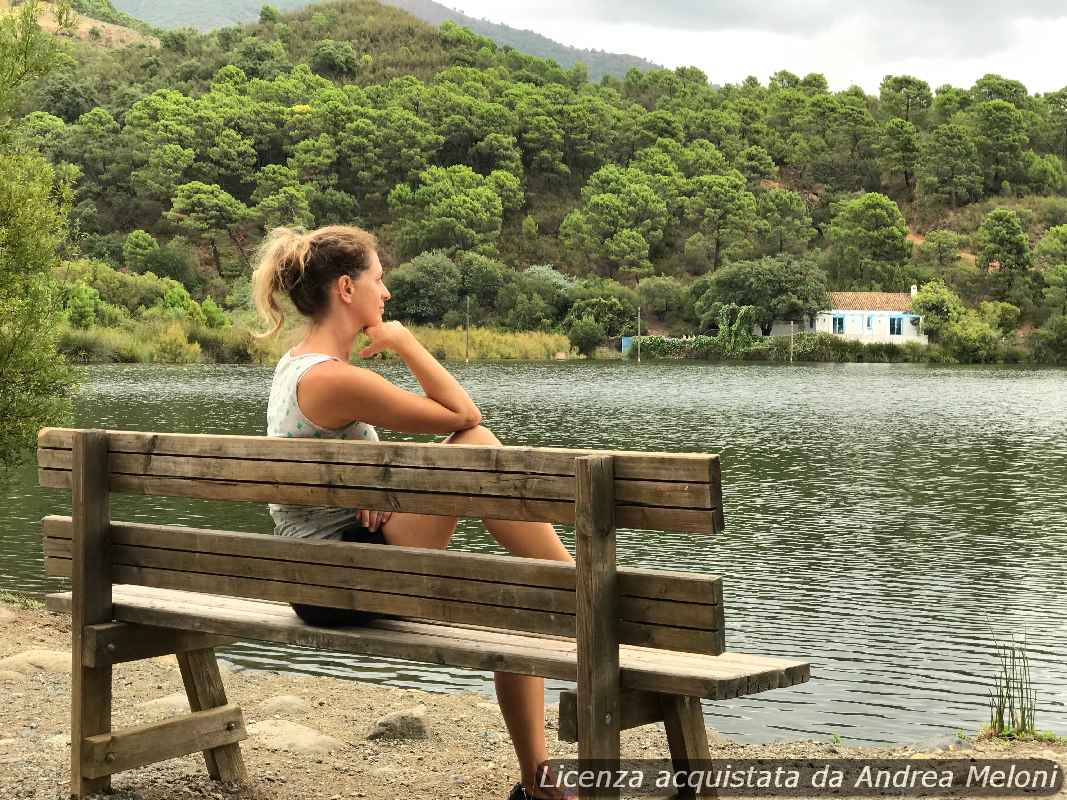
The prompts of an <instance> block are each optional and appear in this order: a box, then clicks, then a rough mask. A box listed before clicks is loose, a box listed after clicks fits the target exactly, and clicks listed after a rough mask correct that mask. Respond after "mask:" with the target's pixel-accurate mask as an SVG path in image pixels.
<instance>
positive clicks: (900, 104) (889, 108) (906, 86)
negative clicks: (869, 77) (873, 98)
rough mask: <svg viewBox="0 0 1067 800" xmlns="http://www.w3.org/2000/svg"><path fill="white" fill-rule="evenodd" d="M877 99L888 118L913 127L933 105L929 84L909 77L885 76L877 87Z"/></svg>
mask: <svg viewBox="0 0 1067 800" xmlns="http://www.w3.org/2000/svg"><path fill="white" fill-rule="evenodd" d="M878 99H879V101H880V102H881V106H882V111H884V112H885V114H886V116H888V117H898V118H900V119H902V120H904V121H905V122H909V123H911V124H913V125H918V124H920V123H921V122H922V121H923V119H924V117H925V116H926V112H927V111H928V110H929V109H930V106H932V105H933V101H934V97H933V94H932V93H931V92H930V84H928V83H927V82H926V81H923V80H919V79H918V78H915V77H913V76H911V75H886V76H885V78H884V79H883V80H882V85H881V86H880V87H879V91H878Z"/></svg>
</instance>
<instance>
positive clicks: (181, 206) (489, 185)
mask: <svg viewBox="0 0 1067 800" xmlns="http://www.w3.org/2000/svg"><path fill="white" fill-rule="evenodd" d="M74 46H75V48H76V49H75V55H76V59H75V61H74V62H72V64H71V66H70V67H69V68H68V69H66V70H65V71H60V72H57V73H54V74H52V75H50V76H49V77H48V78H47V79H45V80H43V81H42V82H41V83H40V84H39V85H38V86H36V87H35V89H34V91H33V93H32V94H31V97H30V99H29V100H28V101H27V103H26V104H25V106H24V107H23V109H22V114H23V115H22V117H21V119H19V120H17V124H16V127H15V135H17V136H19V137H21V138H22V140H23V141H25V142H26V143H27V144H30V145H32V146H36V147H40V148H41V149H42V150H43V151H44V152H45V153H46V154H47V155H48V156H49V158H51V159H52V160H53V161H55V162H56V163H57V164H62V165H71V166H70V167H63V168H64V169H68V170H71V171H72V174H76V175H77V197H76V201H77V202H76V205H75V207H74V211H73V216H74V220H75V222H76V224H77V227H78V230H79V231H80V240H79V247H80V248H81V250H82V252H83V253H84V254H85V256H87V257H89V258H90V259H94V261H92V262H84V263H83V264H82V265H81V266H79V267H78V270H79V271H78V272H77V274H78V275H80V276H81V279H82V280H83V282H84V283H85V285H86V286H88V287H89V288H90V289H92V291H93V292H95V293H96V296H93V295H91V294H87V293H83V295H84V297H82V298H81V299H80V300H79V301H78V302H81V303H82V306H81V307H80V308H82V311H81V312H79V313H80V314H81V316H79V317H77V319H78V320H80V323H84V324H90V325H91V324H94V323H99V322H101V321H105V320H107V321H111V322H116V324H120V323H121V322H122V320H123V319H125V318H127V317H130V318H135V319H136V318H138V315H142V316H143V314H144V313H148V316H149V318H151V316H152V314H153V313H155V314H156V315H157V316H158V315H160V314H173V313H179V314H180V313H184V312H183V311H181V309H189V308H192V306H189V305H188V302H194V304H195V301H199V300H202V299H206V298H209V297H210V298H211V301H210V302H211V304H212V307H213V308H215V309H216V310H217V309H218V307H220V306H221V307H223V308H225V307H227V306H228V307H231V308H233V309H240V308H242V307H243V306H244V304H245V302H246V300H247V278H248V274H249V271H250V268H251V263H250V259H251V253H252V251H253V250H254V247H255V245H256V243H257V242H258V241H259V239H260V238H261V237H262V236H263V234H264V231H265V230H266V229H269V228H270V227H271V226H273V225H277V224H300V225H306V226H313V225H321V224H326V223H332V222H352V221H356V222H359V223H361V224H364V225H367V226H369V227H371V228H373V229H374V230H375V231H376V232H378V233H379V234H380V236H381V238H382V241H383V242H384V244H385V245H386V247H387V249H388V251H389V252H390V253H391V254H392V255H393V257H394V259H395V260H396V261H397V262H398V263H400V264H401V266H400V267H399V268H398V269H395V270H394V271H393V272H392V275H391V278H390V280H391V285H392V286H393V287H394V294H396V301H395V303H394V304H393V305H394V310H395V313H397V314H398V315H400V316H401V317H403V318H405V319H408V320H410V321H414V322H421V323H427V324H442V323H444V324H451V323H454V322H456V321H457V319H458V317H457V316H456V313H457V309H458V308H459V306H460V299H461V298H463V297H464V296H471V297H472V307H473V312H474V316H475V319H476V320H477V321H479V322H481V323H482V324H485V325H489V326H496V327H501V328H506V329H512V330H531V329H545V330H563V331H566V332H569V333H574V332H575V330H576V329H578V330H580V329H581V328H582V327H583V326H584V328H585V329H586V333H588V336H586V337H585V338H587V339H589V338H596V335H597V334H598V333H599V335H600V336H601V337H602V336H605V335H609V336H610V335H617V334H618V333H621V332H624V331H625V330H626V329H627V326H628V325H631V324H632V323H630V320H631V319H632V316H633V312H634V311H635V310H636V309H635V306H636V303H637V301H638V298H639V297H640V299H641V302H642V304H643V305H644V307H645V308H646V314H648V313H649V312H651V316H652V319H653V324H654V325H656V326H658V327H659V328H661V329H672V330H676V331H686V330H698V329H701V328H707V327H714V326H716V325H717V323H718V321H719V320H720V318H722V316H721V315H722V314H723V313H724V311H725V312H726V313H727V315H729V314H730V313H732V312H730V309H731V308H733V307H735V306H743V305H750V306H753V307H754V309H755V313H756V321H758V322H763V323H766V322H768V321H769V320H770V319H772V318H785V319H789V318H794V319H795V318H798V317H799V315H801V314H803V313H807V312H811V311H813V310H815V309H817V308H821V307H823V306H824V304H825V302H826V292H827V290H828V289H841V290H845V289H856V290H862V289H880V290H889V291H906V290H907V288H908V287H909V286H910V285H911V284H919V285H923V286H924V287H928V288H929V291H928V292H927V294H929V295H930V296H931V297H933V298H934V299H935V300H936V301H937V303H940V305H937V306H936V308H935V307H931V309H928V313H927V316H928V317H929V319H930V320H931V322H932V324H933V325H934V328H933V329H931V333H933V334H934V336H935V337H936V338H939V339H940V340H941V345H942V347H943V350H942V351H939V352H941V353H942V354H943V355H944V357H947V358H960V359H963V360H991V359H998V358H1021V357H1024V356H1025V357H1035V358H1043V359H1049V360H1055V359H1057V358H1063V357H1064V355H1065V354H1067V307H1065V300H1064V284H1065V283H1067V197H1065V196H1064V192H1065V191H1067V178H1065V169H1064V159H1065V158H1067V89H1065V90H1061V91H1059V92H1055V93H1050V94H1047V95H1032V94H1030V93H1029V92H1028V91H1027V89H1026V87H1025V86H1023V85H1022V84H1020V83H1018V82H1017V81H1013V80H1011V79H1009V78H1004V77H1000V76H996V75H988V76H986V77H984V78H982V79H980V80H978V81H977V82H976V83H975V84H974V85H973V86H970V87H965V88H964V87H951V86H942V87H938V88H937V89H936V90H931V88H930V87H929V86H928V85H927V84H926V83H925V82H924V81H922V80H921V79H919V78H915V77H910V76H889V77H887V78H886V80H885V81H884V82H883V84H882V87H881V91H880V93H879V95H878V96H876V97H872V96H867V95H865V94H864V93H863V91H862V90H860V89H858V88H852V89H849V90H846V91H843V92H837V93H834V92H831V91H829V90H828V88H827V83H826V80H825V79H824V78H823V76H821V75H817V74H810V75H807V76H804V77H799V76H796V75H793V74H790V73H787V72H779V73H776V74H775V75H774V76H772V78H771V80H770V81H769V83H768V84H766V85H764V84H761V83H759V82H758V81H756V80H755V79H750V80H747V81H745V82H744V83H742V84H740V85H726V86H722V87H714V86H712V85H710V84H709V82H708V79H707V76H705V75H704V74H703V73H702V72H700V71H699V70H697V69H692V68H687V69H679V70H675V71H667V70H652V71H649V72H644V73H642V72H639V71H637V70H633V71H631V72H630V73H628V74H627V75H626V77H625V79H623V80H614V79H610V78H609V79H606V80H604V81H603V82H600V83H591V82H589V81H588V80H587V78H586V75H585V73H584V71H583V70H581V69H563V68H561V67H559V66H558V65H556V64H555V63H553V62H550V61H546V60H542V59H538V58H535V57H532V56H527V55H523V54H521V53H518V52H516V51H513V50H508V49H502V48H500V47H498V46H496V45H495V44H494V43H493V42H491V41H489V40H488V39H485V38H483V37H479V36H477V35H475V34H473V33H471V32H470V31H467V30H465V29H462V28H459V27H457V26H455V25H451V24H448V23H446V24H445V25H443V26H442V27H441V28H440V29H435V28H432V27H430V26H428V25H426V24H424V23H422V22H420V21H418V20H416V19H414V18H413V17H411V16H409V15H407V14H404V13H403V12H401V11H398V10H397V9H394V8H390V7H386V6H381V5H378V4H377V3H374V2H371V0H357V1H356V2H344V3H337V2H335V3H325V4H321V5H317V6H315V7H312V8H308V9H304V10H302V11H299V12H297V13H294V14H292V15H285V16H283V15H281V14H279V13H278V12H277V11H275V10H274V9H272V8H270V7H266V8H264V9H263V11H262V12H261V15H260V21H259V23H258V24H254V25H249V26H247V27H244V28H225V29H222V30H219V31H216V32H213V33H210V34H197V33H194V32H191V31H168V32H165V33H164V34H163V35H162V36H161V47H160V48H159V49H154V48H150V47H145V46H141V47H132V48H127V49H124V50H121V51H106V52H102V51H99V50H92V49H89V48H86V47H81V46H77V45H74ZM909 229H910V230H909ZM909 233H911V234H912V239H914V238H915V236H914V234H924V235H925V240H924V241H922V243H921V244H914V243H913V242H912V241H910V240H909ZM968 256H969V257H968ZM116 270H118V271H116ZM123 270H125V272H123ZM147 272H152V273H153V275H154V276H157V277H158V276H160V275H165V276H168V277H169V278H173V279H177V280H178V281H180V283H181V284H182V285H183V286H184V287H185V289H187V290H188V292H189V298H188V302H187V301H186V300H185V299H183V298H182V297H179V294H180V293H178V292H177V291H176V290H175V291H171V298H170V300H167V301H165V302H164V301H162V300H161V299H160V298H161V297H162V295H163V294H164V293H165V291H164V290H158V291H157V290H156V289H152V290H151V291H149V288H148V283H146V282H145V281H147V280H148V279H147V278H145V276H144V275H143V274H139V273H147ZM101 275H104V276H106V280H105V279H103V278H101V277H100V276H101ZM116 276H119V277H116ZM134 278H136V279H137V280H139V281H141V284H143V286H142V287H141V289H134V288H129V287H127V288H126V289H123V290H122V291H121V292H120V291H119V290H118V289H115V288H114V286H118V285H119V284H120V283H122V285H123V286H126V284H128V283H130V281H133V280H134ZM108 281H111V283H110V284H109V283H108ZM638 281H640V285H639V287H638V285H637V282H638ZM123 282H125V283H123ZM141 284H138V285H141ZM168 286H170V284H168ZM939 287H940V288H939ZM171 289H173V287H171ZM942 289H943V290H944V293H943V294H939V292H941V290H942ZM168 291H169V290H168ZM183 291H184V290H183ZM924 291H926V289H924ZM122 292H126V294H123V293H122ZM152 292H155V294H152ZM157 295H158V296H157ZM85 298H88V300H86V299H85ZM928 299H929V298H927V295H924V302H926V301H927V300H928ZM83 301H84V302H83ZM157 301H158V302H157ZM160 302H162V303H163V305H162V306H159V303H160ZM931 302H933V301H931ZM86 304H88V306H89V307H90V310H89V311H84V308H85V306H86ZM168 304H169V305H168ZM142 306H143V308H142ZM154 307H160V308H162V310H161V311H158V312H156V311H153V308H154ZM167 309H170V310H167ZM175 309H177V311H175ZM190 313H194V312H190ZM197 313H199V312H197ZM212 313H214V312H212ZM194 316H195V313H194ZM201 316H204V315H203V314H201ZM219 319H222V318H221V317H220V318H219ZM220 324H222V323H221V322H220ZM1016 330H1019V331H1020V332H1021V333H1025V332H1027V331H1031V330H1037V332H1036V333H1035V334H1033V336H1032V337H1031V338H1029V339H1016V337H1015V331H1016ZM572 338H575V339H577V338H579V337H578V336H574V337H572ZM1022 345H1028V346H1029V356H1027V353H1026V352H1024V350H1021V349H1020V347H1021V346H1022Z"/></svg>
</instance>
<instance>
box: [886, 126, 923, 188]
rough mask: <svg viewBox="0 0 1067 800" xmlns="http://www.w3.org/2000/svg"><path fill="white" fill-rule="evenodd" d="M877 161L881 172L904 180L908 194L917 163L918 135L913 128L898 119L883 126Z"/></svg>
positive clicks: (912, 183)
mask: <svg viewBox="0 0 1067 800" xmlns="http://www.w3.org/2000/svg"><path fill="white" fill-rule="evenodd" d="M878 159H879V164H880V165H881V167H882V169H883V170H885V171H886V172H888V173H891V174H895V175H900V176H901V177H902V178H903V179H904V186H906V187H907V189H908V191H909V192H910V191H911V190H912V186H913V185H914V175H915V166H916V165H917V164H918V163H919V133H918V131H917V130H916V129H915V126H914V125H912V124H911V123H910V122H907V121H906V120H903V119H900V118H899V117H894V118H893V119H891V120H889V122H887V123H886V124H885V125H883V126H882V136H881V139H880V140H879V143H878Z"/></svg>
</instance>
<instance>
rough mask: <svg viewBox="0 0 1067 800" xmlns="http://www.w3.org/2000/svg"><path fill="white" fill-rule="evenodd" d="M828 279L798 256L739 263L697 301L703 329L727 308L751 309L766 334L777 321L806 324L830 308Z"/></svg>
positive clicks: (712, 282)
mask: <svg viewBox="0 0 1067 800" xmlns="http://www.w3.org/2000/svg"><path fill="white" fill-rule="evenodd" d="M829 302H830V295H829V293H828V291H827V287H826V275H825V273H823V271H822V270H821V269H820V268H819V267H818V265H817V264H815V262H814V261H813V260H812V259H805V258H796V257H794V256H789V255H785V256H777V257H765V258H761V259H759V260H758V261H735V262H734V263H732V264H728V265H726V266H725V267H723V268H722V269H720V270H719V271H718V272H716V273H715V274H714V275H713V276H712V277H711V280H710V281H709V283H708V288H707V291H706V292H704V294H703V295H702V296H701V297H700V298H699V299H698V300H697V302H696V311H697V313H698V314H699V315H700V317H701V320H702V323H703V327H705V328H707V327H710V326H711V325H712V323H713V322H715V321H717V320H718V319H719V315H720V312H721V311H722V309H723V308H724V307H727V306H751V307H752V308H753V311H752V314H753V319H752V321H753V322H754V323H756V324H759V325H760V326H761V327H762V329H763V332H764V333H765V334H768V333H770V330H771V325H772V324H773V323H774V321H775V320H795V321H797V322H801V321H803V319H804V318H805V317H814V316H815V314H817V313H818V312H819V311H821V310H822V309H824V308H826V307H828V305H829Z"/></svg>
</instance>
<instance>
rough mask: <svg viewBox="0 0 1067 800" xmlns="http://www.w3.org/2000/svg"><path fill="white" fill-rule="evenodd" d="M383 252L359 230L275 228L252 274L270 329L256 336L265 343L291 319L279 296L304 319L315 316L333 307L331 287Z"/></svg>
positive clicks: (258, 303) (260, 309)
mask: <svg viewBox="0 0 1067 800" xmlns="http://www.w3.org/2000/svg"><path fill="white" fill-rule="evenodd" d="M377 248H378V242H377V239H375V237H374V236H373V234H370V233H368V232H367V231H365V230H362V229H361V228H356V227H350V226H343V225H332V226H329V227H326V228H319V229H318V230H316V231H311V232H310V233H306V232H304V231H303V230H300V229H294V228H275V229H274V230H272V231H271V232H270V233H269V234H268V235H267V238H266V239H265V240H264V241H263V244H262V245H260V248H259V251H258V253H257V255H256V269H255V271H254V272H253V273H252V301H253V303H254V304H255V306H256V310H257V311H258V312H259V316H260V318H261V319H262V320H263V322H264V323H266V325H268V326H269V330H267V331H265V332H262V333H257V334H255V336H256V337H257V338H261V339H265V338H267V337H270V336H273V335H274V334H276V333H277V332H278V330H279V329H280V328H281V327H282V323H283V322H284V319H285V315H284V313H283V312H282V309H281V307H280V306H279V305H278V301H277V298H276V297H275V295H276V293H277V292H285V293H286V294H287V295H288V296H289V298H290V299H291V300H292V301H293V304H294V305H295V306H296V308H297V310H298V311H300V313H301V314H302V315H304V316H305V317H314V316H316V315H317V314H319V313H320V312H322V311H323V310H324V309H325V308H326V307H327V305H328V303H329V293H328V287H329V285H330V284H331V283H332V282H333V281H334V280H336V279H337V278H338V277H340V276H341V275H351V276H353V277H354V276H356V275H358V274H359V273H360V272H362V271H363V270H365V269H366V268H367V266H368V260H369V258H370V254H371V253H372V252H374V251H376V250H377Z"/></svg>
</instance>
